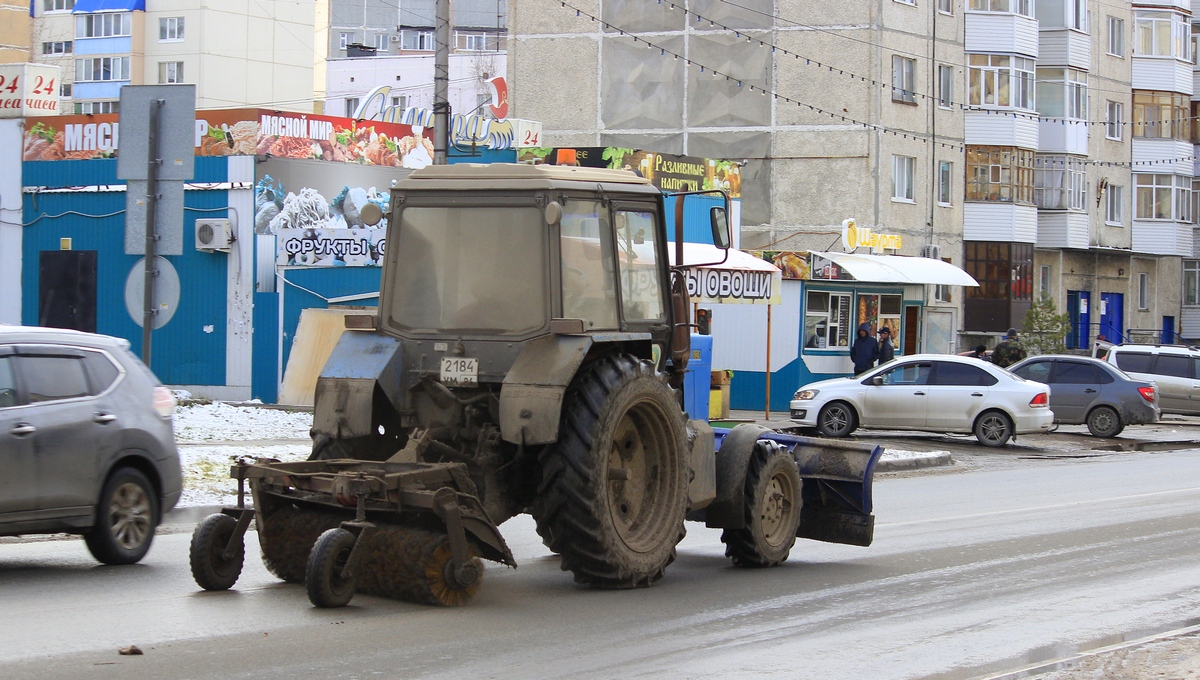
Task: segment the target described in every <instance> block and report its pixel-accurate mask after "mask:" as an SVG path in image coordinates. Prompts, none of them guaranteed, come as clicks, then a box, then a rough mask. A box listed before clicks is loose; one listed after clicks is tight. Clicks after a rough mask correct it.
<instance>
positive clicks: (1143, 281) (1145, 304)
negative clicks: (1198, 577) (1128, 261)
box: [1138, 272, 1150, 311]
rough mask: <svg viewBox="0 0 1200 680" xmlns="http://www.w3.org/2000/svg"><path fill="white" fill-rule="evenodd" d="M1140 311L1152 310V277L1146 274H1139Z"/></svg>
mask: <svg viewBox="0 0 1200 680" xmlns="http://www.w3.org/2000/svg"><path fill="white" fill-rule="evenodd" d="M1138 309H1140V310H1142V311H1145V310H1147V309H1150V275H1149V274H1147V273H1145V272H1141V273H1139V274H1138Z"/></svg>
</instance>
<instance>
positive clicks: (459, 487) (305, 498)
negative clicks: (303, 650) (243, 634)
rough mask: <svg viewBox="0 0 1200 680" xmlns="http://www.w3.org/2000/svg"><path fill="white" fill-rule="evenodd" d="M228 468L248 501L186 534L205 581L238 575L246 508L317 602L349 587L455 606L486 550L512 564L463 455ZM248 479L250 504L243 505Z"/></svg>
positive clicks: (270, 559) (269, 562) (350, 592)
mask: <svg viewBox="0 0 1200 680" xmlns="http://www.w3.org/2000/svg"><path fill="white" fill-rule="evenodd" d="M232 476H233V477H234V478H236V479H238V480H239V490H240V494H239V496H240V498H242V499H243V501H242V502H239V507H238V508H228V509H226V510H223V511H222V513H221V514H217V515H212V516H210V517H209V518H207V519H206V520H204V522H202V523H201V525H200V526H198V527H197V529H196V533H195V534H194V535H193V540H192V573H193V576H195V578H196V582H197V583H199V584H200V586H201V587H203V588H205V589H206V590H222V589H225V588H229V587H232V586H233V584H234V582H236V580H237V575H238V574H240V571H241V560H242V555H243V553H244V547H243V546H242V539H243V535H244V532H245V526H244V525H248V524H249V520H248V516H249V515H250V513H253V514H254V515H255V517H256V518H257V521H258V537H259V544H260V546H261V548H262V555H263V562H264V563H265V564H266V566H267V568H268V569H269V570H270V571H271V573H273V574H275V575H276V576H278V577H279V578H281V579H283V580H284V581H288V582H292V583H304V584H305V587H306V589H307V590H308V595H309V599H310V600H311V601H312V603H313V604H315V605H317V606H319V607H337V606H342V605H344V604H346V603H347V602H349V601H350V599H351V598H352V597H353V596H354V593H355V592H364V593H369V594H372V595H380V596H384V597H390V598H395V599H402V600H407V601H410V602H419V603H423V604H437V605H447V606H455V605H461V604H465V603H466V602H467V601H468V600H469V599H470V598H471V597H472V596H473V595H474V594H475V592H476V591H477V590H478V589H479V585H480V581H481V578H482V576H483V566H482V563H481V562H480V558H481V557H482V558H484V559H489V560H493V561H496V562H500V563H503V564H507V565H509V566H516V563H515V562H514V560H513V557H512V553H511V552H510V551H509V549H508V546H507V545H506V544H505V543H504V539H503V537H502V536H501V535H500V532H499V530H498V529H497V528H496V526H495V524H494V523H493V522H492V521H491V520H490V519H489V518H488V516H487V513H486V512H485V511H484V510H483V507H482V505H481V504H480V502H479V499H478V498H476V496H475V495H474V490H475V489H474V485H473V484H472V483H471V481H470V479H469V478H468V477H467V475H466V471H465V468H464V467H463V466H462V465H461V464H458V463H376V462H363V461H353V460H325V461H304V462H298V463H280V462H278V461H274V460H268V459H260V460H258V461H256V462H254V463H244V464H239V465H236V466H234V468H233V470H232ZM247 481H248V482H249V486H250V491H251V493H252V494H253V497H254V509H249V508H246V507H245V503H244V496H245V484H246V482H247ZM239 529H240V531H239ZM235 562H236V565H235V564H234V563H235ZM235 566H236V570H235Z"/></svg>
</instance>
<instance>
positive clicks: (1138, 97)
mask: <svg viewBox="0 0 1200 680" xmlns="http://www.w3.org/2000/svg"><path fill="white" fill-rule="evenodd" d="M1190 108H1191V98H1190V97H1189V96H1188V95H1186V94H1179V93H1178V92H1152V91H1147V90H1134V91H1133V136H1134V137H1155V138H1160V139H1165V138H1171V137H1174V138H1175V139H1182V140H1185V141H1186V140H1188V139H1190V135H1189V133H1190V132H1191V126H1190V125H1189V124H1188V120H1187V118H1188V111H1189V110H1190Z"/></svg>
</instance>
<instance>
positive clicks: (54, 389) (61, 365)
mask: <svg viewBox="0 0 1200 680" xmlns="http://www.w3.org/2000/svg"><path fill="white" fill-rule="evenodd" d="M17 361H18V362H19V365H20V371H21V377H22V378H23V379H24V381H25V392H26V394H28V395H29V403H31V404H34V403H38V402H44V401H58V400H62V399H75V398H77V397H86V396H88V395H89V394H91V391H90V388H89V386H88V379H87V371H86V370H85V369H84V365H83V359H82V358H81V357H65V356H19V357H17Z"/></svg>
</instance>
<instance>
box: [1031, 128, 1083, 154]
mask: <svg viewBox="0 0 1200 680" xmlns="http://www.w3.org/2000/svg"><path fill="white" fill-rule="evenodd" d="M1088 134H1089V130H1088V124H1087V121H1084V120H1043V121H1039V122H1038V151H1039V152H1043V153H1069V154H1078V155H1081V156H1086V155H1087V152H1088Z"/></svg>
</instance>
